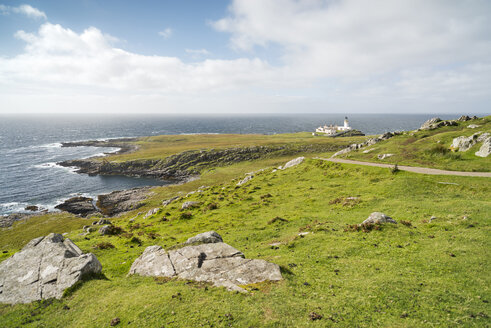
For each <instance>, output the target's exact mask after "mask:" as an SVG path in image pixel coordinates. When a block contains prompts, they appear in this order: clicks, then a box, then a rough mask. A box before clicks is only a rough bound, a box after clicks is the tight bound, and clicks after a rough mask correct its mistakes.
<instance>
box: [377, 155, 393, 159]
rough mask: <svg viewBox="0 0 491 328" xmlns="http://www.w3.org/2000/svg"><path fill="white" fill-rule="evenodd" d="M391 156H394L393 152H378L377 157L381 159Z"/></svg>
mask: <svg viewBox="0 0 491 328" xmlns="http://www.w3.org/2000/svg"><path fill="white" fill-rule="evenodd" d="M391 156H394V154H378V155H377V158H378V159H380V160H382V159H386V158H388V157H391Z"/></svg>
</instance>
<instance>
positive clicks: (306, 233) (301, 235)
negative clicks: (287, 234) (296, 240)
mask: <svg viewBox="0 0 491 328" xmlns="http://www.w3.org/2000/svg"><path fill="white" fill-rule="evenodd" d="M309 233H310V232H309V231H304V232H300V233H299V234H298V235H299V236H300V237H303V236H306V235H308V234H309Z"/></svg>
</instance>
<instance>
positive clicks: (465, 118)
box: [457, 115, 472, 122]
mask: <svg viewBox="0 0 491 328" xmlns="http://www.w3.org/2000/svg"><path fill="white" fill-rule="evenodd" d="M470 120H472V119H471V118H470V117H469V116H467V115H462V116H461V117H459V118H458V119H457V121H459V122H465V121H470Z"/></svg>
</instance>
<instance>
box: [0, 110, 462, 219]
mask: <svg viewBox="0 0 491 328" xmlns="http://www.w3.org/2000/svg"><path fill="white" fill-rule="evenodd" d="M344 116H345V115H344V114H302V115H300V114H291V115H255V116H254V115H234V116H224V115H206V116H205V115H187V116H168V115H166V116H164V115H118V116H110V115H60V114H56V115H54V114H52V115H27V114H25V115H0V215H6V214H10V213H17V212H26V211H25V207H26V206H29V205H35V206H38V207H40V208H42V209H47V210H49V211H54V210H55V209H54V207H55V206H56V205H57V204H60V203H62V202H63V201H64V200H66V199H68V198H70V197H73V196H77V195H81V196H88V197H95V196H96V195H99V194H103V193H108V192H111V191H115V190H122V189H129V188H134V187H141V186H158V185H165V184H167V183H169V182H167V181H162V180H155V179H148V178H133V177H125V176H95V177H90V176H88V175H85V174H78V173H75V172H74V169H71V168H64V167H61V166H59V165H57V164H56V163H58V162H61V161H64V160H68V159H79V158H88V157H91V156H101V155H107V153H111V152H115V151H117V150H118V149H117V148H97V147H74V148H71V147H61V143H62V142H66V141H82V140H105V139H112V138H124V137H140V136H153V135H162V134H200V133H203V134H216V133H239V134H249V133H259V134H277V133H290V132H300V131H314V130H315V129H316V128H317V127H318V126H320V125H324V124H330V123H333V124H338V125H342V124H343V120H344ZM432 116H435V115H424V114H418V115H401V114H351V115H349V122H350V126H352V127H353V128H355V129H358V130H361V131H363V132H364V133H365V134H367V135H368V134H382V133H384V132H387V131H397V130H400V131H403V130H413V129H416V128H418V127H419V126H421V124H422V123H423V122H424V121H426V120H427V119H429V118H431V117H432ZM454 116H455V115H440V117H441V118H442V119H448V118H453V117H454Z"/></svg>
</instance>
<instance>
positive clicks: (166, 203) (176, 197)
mask: <svg viewBox="0 0 491 328" xmlns="http://www.w3.org/2000/svg"><path fill="white" fill-rule="evenodd" d="M179 198H180V197H179V196H175V197H172V198H169V199H166V200H164V201H163V202H162V205H163V206H167V205H169V204H170V203H172V202H173V201H176V200H178V199H179Z"/></svg>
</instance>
